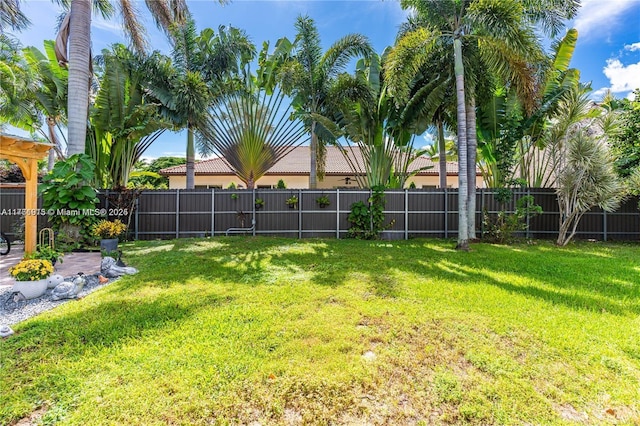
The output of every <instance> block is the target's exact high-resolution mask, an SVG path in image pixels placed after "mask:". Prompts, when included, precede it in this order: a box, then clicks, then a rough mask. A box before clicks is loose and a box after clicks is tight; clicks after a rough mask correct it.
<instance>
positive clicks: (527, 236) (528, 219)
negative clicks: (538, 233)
mask: <svg viewBox="0 0 640 426" xmlns="http://www.w3.org/2000/svg"><path fill="white" fill-rule="evenodd" d="M530 195H531V188H530V187H529V186H528V185H527V197H529V196H530ZM530 226H531V217H530V216H529V215H528V214H527V231H526V233H525V238H526V239H527V240H528V239H529V238H531V233H530V232H529V227H530Z"/></svg>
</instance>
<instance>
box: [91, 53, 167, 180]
mask: <svg viewBox="0 0 640 426" xmlns="http://www.w3.org/2000/svg"><path fill="white" fill-rule="evenodd" d="M96 62H98V63H99V64H100V65H101V68H102V72H101V78H100V88H99V90H98V93H97V96H96V100H95V103H94V105H93V108H92V111H91V124H92V128H91V130H92V136H93V137H92V138H90V139H92V140H91V142H92V143H90V144H89V152H90V154H91V156H92V157H93V159H94V161H95V163H96V175H97V180H98V183H99V184H100V185H101V187H102V188H115V189H118V190H120V189H122V188H126V186H127V183H128V181H129V177H130V174H131V172H132V170H133V167H134V165H135V163H136V162H137V161H138V160H139V159H140V156H141V155H142V154H143V153H144V151H145V150H146V149H147V148H149V146H150V145H151V143H153V142H154V141H155V140H156V139H157V138H158V137H159V136H160V135H161V134H162V132H164V130H165V129H167V128H169V127H170V124H169V123H167V122H165V121H163V120H162V119H161V117H160V113H159V108H158V106H157V105H155V104H153V103H151V102H149V101H148V99H146V97H145V95H144V88H143V86H142V85H143V83H144V81H145V79H146V76H145V74H144V68H143V66H142V64H141V61H140V60H139V59H138V58H137V57H136V56H135V55H134V53H133V52H131V51H130V50H129V49H127V48H126V47H125V46H124V45H122V44H116V45H113V46H112V48H111V50H106V49H105V50H103V52H102V55H101V56H100V57H98V58H97V60H96Z"/></svg>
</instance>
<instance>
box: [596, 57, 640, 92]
mask: <svg viewBox="0 0 640 426" xmlns="http://www.w3.org/2000/svg"><path fill="white" fill-rule="evenodd" d="M602 71H603V72H604V75H606V76H607V78H608V79H609V81H610V82H611V91H612V92H614V93H620V92H628V91H633V90H634V89H636V88H640V62H638V63H635V64H630V65H624V64H623V63H622V62H620V60H619V59H607V66H606V67H604V69H603V70H602Z"/></svg>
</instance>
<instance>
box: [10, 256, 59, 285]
mask: <svg viewBox="0 0 640 426" xmlns="http://www.w3.org/2000/svg"><path fill="white" fill-rule="evenodd" d="M9 274H11V276H12V277H13V278H15V279H16V281H38V280H44V279H46V278H49V276H50V275H51V274H53V265H52V264H51V262H50V261H48V260H46V259H26V260H23V261H21V262H20V263H18V264H17V265H15V266H12V267H11V268H9Z"/></svg>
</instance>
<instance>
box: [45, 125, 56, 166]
mask: <svg viewBox="0 0 640 426" xmlns="http://www.w3.org/2000/svg"><path fill="white" fill-rule="evenodd" d="M47 128H48V130H49V142H50V143H52V144H53V145H54V148H51V149H50V150H49V159H48V162H47V170H49V171H51V170H53V166H54V164H55V161H56V147H57V146H58V137H57V136H56V121H55V118H53V117H47Z"/></svg>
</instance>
